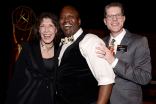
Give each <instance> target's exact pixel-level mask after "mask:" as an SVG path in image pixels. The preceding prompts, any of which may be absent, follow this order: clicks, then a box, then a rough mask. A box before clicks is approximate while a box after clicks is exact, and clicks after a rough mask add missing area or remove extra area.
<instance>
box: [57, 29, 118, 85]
mask: <svg viewBox="0 0 156 104" xmlns="http://www.w3.org/2000/svg"><path fill="white" fill-rule="evenodd" d="M82 33H83V30H82V29H81V28H80V29H79V30H78V31H77V32H76V33H75V34H74V35H73V37H74V40H76V39H77V38H78V37H79V36H80V35H81V34H82ZM99 43H102V44H104V45H105V43H104V42H103V40H102V39H100V38H99V37H98V36H96V35H94V34H86V36H85V37H84V38H83V40H82V41H81V42H80V43H79V49H80V51H81V54H82V56H83V57H84V58H85V59H86V61H87V63H88V66H89V68H90V70H91V72H92V74H93V76H94V77H95V78H96V80H97V81H98V85H108V84H112V83H114V79H115V74H114V72H113V69H112V67H111V65H110V64H109V63H108V62H107V61H106V60H105V59H103V58H99V57H97V54H96V51H97V49H96V47H97V46H100V45H99ZM71 44H72V43H71V42H69V43H67V44H64V45H63V46H62V49H61V51H60V55H59V57H58V59H59V65H60V62H61V58H62V56H63V53H64V51H65V50H66V48H67V47H68V46H70V45H71Z"/></svg>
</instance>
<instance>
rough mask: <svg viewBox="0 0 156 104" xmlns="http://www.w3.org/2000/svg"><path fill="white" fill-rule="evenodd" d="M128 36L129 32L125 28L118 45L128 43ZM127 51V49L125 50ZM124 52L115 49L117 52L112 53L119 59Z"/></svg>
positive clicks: (129, 35)
mask: <svg viewBox="0 0 156 104" xmlns="http://www.w3.org/2000/svg"><path fill="white" fill-rule="evenodd" d="M130 37H131V34H130V32H129V31H128V30H126V34H125V36H124V37H123V39H122V41H121V43H120V45H127V46H128V45H129V42H130ZM127 51H128V50H127ZM124 53H125V52H123V51H117V53H116V54H115V55H114V56H115V57H116V58H118V59H120V57H121V56H122V55H123V54H124Z"/></svg>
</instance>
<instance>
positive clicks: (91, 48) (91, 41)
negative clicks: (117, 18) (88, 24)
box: [79, 34, 115, 104]
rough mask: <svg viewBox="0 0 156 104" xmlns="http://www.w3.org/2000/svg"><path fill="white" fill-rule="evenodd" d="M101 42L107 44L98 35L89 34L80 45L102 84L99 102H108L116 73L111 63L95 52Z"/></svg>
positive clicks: (91, 68) (94, 73) (96, 77)
mask: <svg viewBox="0 0 156 104" xmlns="http://www.w3.org/2000/svg"><path fill="white" fill-rule="evenodd" d="M99 42H100V43H102V44H103V45H105V43H104V42H103V40H101V39H100V38H98V37H97V36H95V35H92V34H90V35H88V34H87V35H86V36H85V37H84V39H83V40H82V41H81V42H80V45H79V46H80V51H81V54H82V55H83V56H84V58H85V59H86V61H87V63H88V66H89V68H90V70H91V72H92V74H93V75H94V77H95V79H96V80H97V81H98V85H99V86H100V89H99V96H98V99H97V100H98V103H97V104H106V103H107V101H108V99H109V97H110V93H111V90H112V84H113V83H114V79H115V74H114V72H113V69H112V68H111V66H110V64H109V63H108V62H107V61H106V60H105V59H103V58H99V57H97V54H96V53H95V52H96V47H97V46H99Z"/></svg>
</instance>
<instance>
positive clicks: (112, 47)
mask: <svg viewBox="0 0 156 104" xmlns="http://www.w3.org/2000/svg"><path fill="white" fill-rule="evenodd" d="M114 42H115V39H112V41H111V44H110V46H109V49H110V51H111V53H112V54H113V55H114Z"/></svg>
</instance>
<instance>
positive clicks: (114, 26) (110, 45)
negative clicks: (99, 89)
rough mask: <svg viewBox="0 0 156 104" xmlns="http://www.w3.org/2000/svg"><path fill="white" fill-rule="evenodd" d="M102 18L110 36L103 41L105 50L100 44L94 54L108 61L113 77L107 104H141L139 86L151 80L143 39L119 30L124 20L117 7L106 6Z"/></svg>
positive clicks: (118, 5)
mask: <svg viewBox="0 0 156 104" xmlns="http://www.w3.org/2000/svg"><path fill="white" fill-rule="evenodd" d="M104 15H105V18H104V23H105V25H106V26H107V28H108V29H109V30H110V36H107V37H105V38H104V39H103V40H104V42H105V43H106V46H104V45H102V44H100V45H101V47H97V49H99V51H98V52H97V53H98V54H100V55H98V57H100V58H104V59H105V60H107V61H108V63H109V64H110V65H111V66H112V68H113V70H114V72H115V75H116V76H115V84H114V85H113V89H112V93H111V97H110V101H109V104H142V103H143V102H142V90H141V85H146V84H148V83H149V81H150V80H151V78H152V77H151V57H150V50H149V47H148V41H147V38H146V37H142V36H139V35H135V34H132V33H130V32H129V31H128V30H127V29H124V28H123V25H124V22H125V16H124V8H123V5H122V4H121V3H116V2H114V3H111V4H109V5H107V6H106V7H105V12H104Z"/></svg>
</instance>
